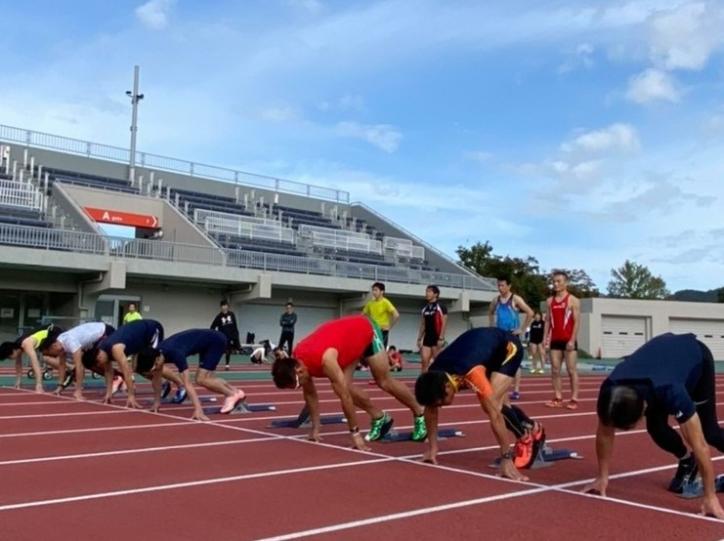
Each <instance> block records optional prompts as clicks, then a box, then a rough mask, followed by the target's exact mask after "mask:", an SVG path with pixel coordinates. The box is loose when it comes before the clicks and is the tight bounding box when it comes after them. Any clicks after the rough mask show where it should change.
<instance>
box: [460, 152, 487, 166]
mask: <svg viewBox="0 0 724 541" xmlns="http://www.w3.org/2000/svg"><path fill="white" fill-rule="evenodd" d="M464 156H465V158H467V159H468V160H472V161H474V162H478V163H487V162H489V161H490V160H491V158H492V157H493V154H492V153H491V152H486V151H485V150H471V151H469V152H466V153H465V154H464Z"/></svg>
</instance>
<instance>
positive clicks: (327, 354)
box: [272, 316, 427, 450]
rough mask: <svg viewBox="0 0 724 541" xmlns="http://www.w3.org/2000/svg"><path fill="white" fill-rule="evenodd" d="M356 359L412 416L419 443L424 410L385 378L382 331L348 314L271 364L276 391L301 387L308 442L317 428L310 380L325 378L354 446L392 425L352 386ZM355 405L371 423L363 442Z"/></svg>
mask: <svg viewBox="0 0 724 541" xmlns="http://www.w3.org/2000/svg"><path fill="white" fill-rule="evenodd" d="M360 360H365V361H366V362H367V364H368V365H369V367H370V371H371V372H372V376H373V377H374V378H375V382H376V383H377V385H378V387H379V388H380V389H382V390H383V391H385V392H387V393H389V394H391V395H392V396H394V397H395V398H396V399H397V400H399V401H400V402H401V403H402V404H404V405H405V406H407V407H408V408H410V410H411V411H412V414H413V416H414V430H413V433H412V439H413V440H414V441H424V440H425V438H426V437H427V429H426V428H425V419H424V417H423V409H422V407H421V406H420V405H419V404H418V403H417V401H416V400H415V397H414V396H413V394H412V391H410V389H408V388H407V386H406V385H405V384H404V383H402V382H400V381H397V380H395V379H393V378H392V377H391V376H390V364H389V361H388V359H387V353H386V352H385V346H384V344H383V341H382V331H381V329H380V328H379V327H378V326H377V325H376V324H375V323H373V322H372V321H370V320H369V319H367V318H366V317H365V316H347V317H343V318H340V319H336V320H333V321H328V322H327V323H323V324H322V325H320V326H319V327H317V328H316V329H315V330H314V331H313V332H312V334H310V335H309V336H307V337H306V338H305V339H304V340H302V341H301V342H299V344H298V345H297V347H296V348H294V354H293V355H292V357H289V358H283V357H281V356H280V357H278V358H277V359H276V361H274V365H273V366H272V377H273V378H274V384H275V385H276V386H277V387H278V388H279V389H298V388H300V387H301V388H302V391H303V392H304V401H305V402H306V404H307V407H308V408H309V415H310V418H311V420H312V432H311V434H310V436H309V439H311V440H312V441H319V427H320V417H319V399H318V397H317V389H316V387H315V385H314V379H313V378H321V377H326V378H328V379H329V381H331V382H332V389H333V390H334V392H335V394H336V395H337V396H338V397H339V399H340V401H341V402H342V411H343V412H344V416H345V418H346V419H347V423H348V424H349V431H350V434H351V436H352V441H353V445H354V447H355V448H357V449H362V450H367V449H369V447H367V445H366V443H365V440H367V441H375V440H379V439H380V438H382V437H383V436H384V435H385V434H386V433H387V432H388V431H389V430H390V428H391V427H392V423H393V420H392V417H390V416H389V414H388V413H387V412H385V411H383V410H381V409H379V408H378V407H376V406H375V405H373V404H372V402H371V401H370V399H369V396H368V395H367V393H366V392H365V391H363V390H362V389H360V388H358V387H357V386H355V385H354V382H353V377H354V370H355V367H356V366H357V362H359V361H360ZM355 406H356V407H357V408H360V409H362V410H364V411H365V412H367V413H368V414H369V416H370V418H371V420H372V424H371V427H370V431H369V433H368V434H367V436H366V437H365V438H364V439H363V438H362V435H361V434H360V431H359V424H358V423H357V411H356V407H355Z"/></svg>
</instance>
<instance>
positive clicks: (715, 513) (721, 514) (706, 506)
mask: <svg viewBox="0 0 724 541" xmlns="http://www.w3.org/2000/svg"><path fill="white" fill-rule="evenodd" d="M701 514H702V515H704V516H711V517H715V518H718V519H720V520H724V509H722V508H721V504H720V503H719V498H717V497H716V495H714V496H712V497H711V498H704V501H703V502H702V503H701Z"/></svg>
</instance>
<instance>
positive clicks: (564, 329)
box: [548, 294, 574, 342]
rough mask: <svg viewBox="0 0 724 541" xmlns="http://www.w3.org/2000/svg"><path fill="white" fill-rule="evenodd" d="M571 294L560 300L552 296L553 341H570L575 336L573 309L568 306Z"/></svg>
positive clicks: (550, 304)
mask: <svg viewBox="0 0 724 541" xmlns="http://www.w3.org/2000/svg"><path fill="white" fill-rule="evenodd" d="M570 297H571V295H570V294H566V296H565V297H563V298H562V299H561V300H560V301H559V300H556V298H555V297H551V300H550V302H549V304H548V306H549V308H550V314H551V342H570V340H571V338H573V323H574V321H573V310H571V308H570V306H568V301H569V300H570Z"/></svg>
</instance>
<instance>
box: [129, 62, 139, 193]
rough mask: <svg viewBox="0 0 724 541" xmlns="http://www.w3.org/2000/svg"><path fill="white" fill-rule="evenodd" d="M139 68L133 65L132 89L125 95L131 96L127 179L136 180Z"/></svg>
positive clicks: (132, 182)
mask: <svg viewBox="0 0 724 541" xmlns="http://www.w3.org/2000/svg"><path fill="white" fill-rule="evenodd" d="M139 71H140V68H139V67H138V66H133V91H130V90H127V91H126V96H128V97H129V98H131V157H130V160H129V162H128V180H130V181H131V184H134V183H135V182H136V135H137V134H138V102H139V101H141V100H142V99H143V94H139V93H138V72H139Z"/></svg>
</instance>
